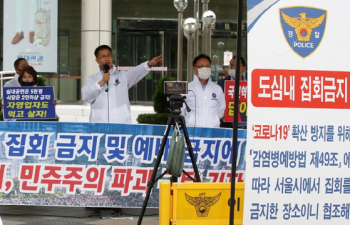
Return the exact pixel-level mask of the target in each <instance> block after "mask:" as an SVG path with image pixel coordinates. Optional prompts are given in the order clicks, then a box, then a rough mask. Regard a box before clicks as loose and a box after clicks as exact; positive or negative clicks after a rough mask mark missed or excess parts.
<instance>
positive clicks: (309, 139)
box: [244, 0, 350, 225]
mask: <svg viewBox="0 0 350 225" xmlns="http://www.w3.org/2000/svg"><path fill="white" fill-rule="evenodd" d="M349 7H350V1H348V0H339V1H336V3H335V1H331V0H308V1H305V0H293V1H290V0H248V8H247V9H248V41H249V43H248V63H249V71H248V74H249V78H248V90H249V94H248V118H249V119H248V125H247V151H246V162H247V164H246V177H245V178H246V179H245V180H246V186H245V187H246V189H245V202H244V224H245V225H253V224H269V225H274V224H284V225H288V224H300V225H301V224H318V225H326V224H327V225H331V224H332V225H333V224H348V223H349V211H350V175H349V171H350V150H349V146H350V145H349V144H350V137H349V135H350V131H349V128H350V119H349V109H350V103H349V87H350V72H349V71H350V64H349V63H348V60H349V59H350V42H349V39H348V36H349V35H348V33H349V32H348V31H347V29H346V27H348V25H350V21H349V20H347V19H346V18H347V15H348V9H349Z"/></svg>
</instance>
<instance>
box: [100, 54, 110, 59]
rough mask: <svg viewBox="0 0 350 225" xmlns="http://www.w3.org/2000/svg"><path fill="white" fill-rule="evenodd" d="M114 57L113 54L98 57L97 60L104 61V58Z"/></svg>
mask: <svg viewBox="0 0 350 225" xmlns="http://www.w3.org/2000/svg"><path fill="white" fill-rule="evenodd" d="M111 57H112V55H111V54H109V55H102V56H99V57H97V58H99V59H101V58H102V59H103V58H111Z"/></svg>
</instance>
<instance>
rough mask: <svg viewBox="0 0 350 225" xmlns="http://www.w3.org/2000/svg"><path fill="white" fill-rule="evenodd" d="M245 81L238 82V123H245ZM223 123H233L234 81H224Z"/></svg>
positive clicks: (246, 92)
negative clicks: (224, 104) (224, 103)
mask: <svg viewBox="0 0 350 225" xmlns="http://www.w3.org/2000/svg"><path fill="white" fill-rule="evenodd" d="M247 94H248V90H247V81H241V82H239V115H238V122H247ZM225 101H226V109H225V122H233V116H234V101H235V81H234V80H227V81H225Z"/></svg>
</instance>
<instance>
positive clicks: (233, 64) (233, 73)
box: [218, 56, 247, 128]
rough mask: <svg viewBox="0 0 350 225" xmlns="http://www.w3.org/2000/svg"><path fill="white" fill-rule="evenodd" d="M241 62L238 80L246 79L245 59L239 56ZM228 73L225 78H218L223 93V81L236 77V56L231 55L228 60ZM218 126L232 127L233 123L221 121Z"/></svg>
mask: <svg viewBox="0 0 350 225" xmlns="http://www.w3.org/2000/svg"><path fill="white" fill-rule="evenodd" d="M240 61H241V64H240V67H239V68H240V69H239V71H240V74H239V75H240V78H239V79H240V81H246V80H247V79H246V76H244V75H245V73H246V70H247V69H246V63H245V60H244V59H243V58H242V57H241V60H240ZM228 74H229V75H230V76H227V77H226V78H225V79H222V80H219V81H218V85H220V87H221V89H222V91H223V92H224V93H225V81H226V80H235V79H236V56H233V57H232V59H231V61H230V68H229V70H228ZM220 127H225V128H232V127H233V123H232V122H224V121H221V123H220Z"/></svg>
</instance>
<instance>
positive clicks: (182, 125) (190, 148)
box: [179, 116, 201, 182]
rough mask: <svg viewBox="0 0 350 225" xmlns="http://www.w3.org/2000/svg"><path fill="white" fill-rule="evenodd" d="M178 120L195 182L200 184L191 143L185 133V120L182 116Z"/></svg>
mask: <svg viewBox="0 0 350 225" xmlns="http://www.w3.org/2000/svg"><path fill="white" fill-rule="evenodd" d="M179 119H180V123H181V127H182V130H183V132H184V135H185V139H186V144H187V149H188V153H189V155H190V158H191V161H192V167H193V170H194V174H195V176H196V181H197V182H201V177H200V176H199V172H198V168H197V163H196V159H195V157H194V154H193V149H192V145H191V141H190V138H189V136H188V132H187V128H186V123H185V119H184V117H182V116H180V117H179Z"/></svg>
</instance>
